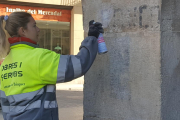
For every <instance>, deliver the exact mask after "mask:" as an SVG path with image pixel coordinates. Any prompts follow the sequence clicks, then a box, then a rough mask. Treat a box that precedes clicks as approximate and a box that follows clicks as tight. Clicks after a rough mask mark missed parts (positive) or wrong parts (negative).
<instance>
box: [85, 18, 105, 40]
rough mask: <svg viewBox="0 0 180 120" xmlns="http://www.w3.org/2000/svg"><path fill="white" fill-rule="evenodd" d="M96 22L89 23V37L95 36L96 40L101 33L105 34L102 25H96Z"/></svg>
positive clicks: (97, 23)
mask: <svg viewBox="0 0 180 120" xmlns="http://www.w3.org/2000/svg"><path fill="white" fill-rule="evenodd" d="M93 23H94V20H91V21H90V22H89V32H88V36H94V37H96V38H98V36H99V34H100V33H104V29H103V27H102V24H101V23H99V22H96V23H95V24H93Z"/></svg>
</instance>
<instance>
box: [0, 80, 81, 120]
mask: <svg viewBox="0 0 180 120" xmlns="http://www.w3.org/2000/svg"><path fill="white" fill-rule="evenodd" d="M57 101H58V106H59V120H83V85H80V84H67V83H66V84H65V83H63V84H58V85H57ZM0 120H3V117H2V114H1V111H0Z"/></svg>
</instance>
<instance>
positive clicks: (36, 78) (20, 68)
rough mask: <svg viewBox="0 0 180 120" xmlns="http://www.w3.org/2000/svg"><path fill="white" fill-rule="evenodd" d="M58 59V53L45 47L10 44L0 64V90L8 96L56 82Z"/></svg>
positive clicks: (31, 90)
mask: <svg viewBox="0 0 180 120" xmlns="http://www.w3.org/2000/svg"><path fill="white" fill-rule="evenodd" d="M16 56H18V57H16ZM59 59H60V54H56V53H55V52H53V51H50V50H47V49H41V48H34V47H32V46H29V45H26V44H18V45H15V46H12V47H11V51H10V53H9V55H8V56H7V57H6V59H5V60H4V62H3V63H2V65H1V71H0V74H1V90H2V91H4V92H5V94H6V96H9V95H15V94H22V93H28V92H33V91H36V90H39V89H41V88H43V87H44V86H45V85H47V84H56V82H57V72H58V64H59Z"/></svg>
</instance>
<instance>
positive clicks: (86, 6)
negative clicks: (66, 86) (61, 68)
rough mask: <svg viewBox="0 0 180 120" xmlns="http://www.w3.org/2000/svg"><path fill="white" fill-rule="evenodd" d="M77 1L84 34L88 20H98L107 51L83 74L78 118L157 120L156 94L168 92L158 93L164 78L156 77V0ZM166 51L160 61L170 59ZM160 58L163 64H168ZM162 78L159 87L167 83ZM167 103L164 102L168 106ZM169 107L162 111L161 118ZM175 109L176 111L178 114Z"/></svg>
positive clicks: (158, 9) (159, 51) (158, 100)
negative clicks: (81, 104)
mask: <svg viewBox="0 0 180 120" xmlns="http://www.w3.org/2000/svg"><path fill="white" fill-rule="evenodd" d="M165 1H168V0H165ZM174 1H175V0H174ZM176 1H177V0H176ZM168 5H169V4H168V3H167V6H168ZM82 6H83V15H84V30H85V36H87V32H88V22H89V21H90V20H92V19H94V20H95V21H99V22H101V23H102V24H103V26H104V30H105V34H104V39H105V42H106V44H107V48H108V51H109V52H108V53H107V54H104V55H98V56H97V58H96V60H95V62H94V64H93V66H92V67H91V69H90V70H89V71H88V73H87V74H86V75H85V84H84V120H161V114H162V111H163V110H161V107H163V106H162V105H161V104H162V101H163V99H162V98H164V97H167V96H169V97H170V96H171V95H168V94H167V93H164V94H163V93H161V90H162V89H161V85H163V82H164V81H163V80H162V79H161V61H162V59H161V54H162V49H161V43H162V42H163V40H162V39H163V38H162V37H161V29H160V23H161V21H160V20H161V19H160V18H161V14H160V13H161V0H82ZM171 7H172V6H171ZM166 12H169V11H168V10H167V11H166ZM166 15H167V17H168V13H166ZM168 19H169V18H167V20H168ZM167 23H168V22H167ZM166 26H167V27H170V26H168V25H166ZM169 29H170V28H169ZM170 35H172V33H171V34H170ZM163 37H164V39H167V40H166V41H169V42H170V41H171V42H172V39H173V38H171V39H168V35H167V34H165V33H164V36H163ZM171 37H172V36H171ZM177 38H178V37H176V40H177ZM166 41H165V42H166ZM177 43H180V42H177ZM171 44H173V45H175V46H178V45H179V44H176V42H172V43H171ZM164 45H165V48H164V51H166V52H168V49H169V48H168V47H169V44H167V43H164ZM179 48H180V47H179ZM177 49H178V48H177ZM172 52H174V51H173V48H172V50H171V52H168V53H167V54H169V55H170V56H172V57H177V56H179V55H178V54H180V53H179V51H178V50H177V51H176V54H175V53H172ZM171 53H172V54H171ZM165 54H166V53H165ZM173 55H177V56H173ZM166 57H167V58H166V60H167V59H168V60H167V61H166V62H169V61H171V59H174V58H172V57H171V58H169V56H166ZM178 58H179V57H178ZM177 61H179V59H176V62H177ZM172 62H173V61H171V63H172ZM177 63H178V62H177ZM164 64H167V66H166V68H167V69H168V70H169V67H172V65H174V64H173V63H172V64H168V63H163V65H164ZM175 66H176V64H175V65H174V67H175ZM174 67H173V68H171V70H170V71H169V72H172V71H173V69H174ZM171 74H172V73H171ZM177 74H178V71H176V74H175V75H177ZM175 75H174V77H175ZM166 79H167V80H166V84H165V85H164V87H166V86H169V85H168V80H169V79H168V78H166ZM176 81H177V79H176ZM177 86H178V85H177ZM178 89H180V87H179V88H178ZM178 89H176V91H178ZM162 95H167V96H162ZM176 95H177V94H176ZM169 99H170V98H169ZM166 100H168V99H166ZM172 102H173V100H172ZM171 104H174V105H175V104H176V103H171ZM171 104H170V103H169V105H168V106H166V105H164V108H165V107H166V109H168V107H170V108H171ZM179 104H180V103H179ZM177 107H178V106H176V108H177ZM179 109H180V107H179V108H178V109H176V110H179ZM170 110H171V109H170ZM170 110H168V111H165V112H164V113H163V114H165V113H167V114H166V115H164V116H165V118H166V117H167V116H168V112H169V111H170ZM179 111H180V110H179ZM179 111H178V112H177V111H176V112H177V114H178V115H179V116H180V114H179ZM179 119H180V118H179ZM179 119H176V118H174V119H163V120H179Z"/></svg>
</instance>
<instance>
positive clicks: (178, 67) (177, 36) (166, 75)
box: [161, 0, 180, 120]
mask: <svg viewBox="0 0 180 120" xmlns="http://www.w3.org/2000/svg"><path fill="white" fill-rule="evenodd" d="M161 13H162V14H161V58H162V59H161V73H162V84H161V87H162V88H161V91H162V92H161V93H162V94H161V96H162V98H161V99H162V106H161V109H162V110H161V112H162V120H180V18H179V16H180V1H179V0H170V1H169V0H163V1H162V12H161Z"/></svg>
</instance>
